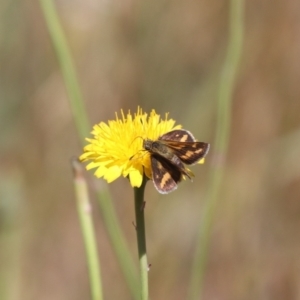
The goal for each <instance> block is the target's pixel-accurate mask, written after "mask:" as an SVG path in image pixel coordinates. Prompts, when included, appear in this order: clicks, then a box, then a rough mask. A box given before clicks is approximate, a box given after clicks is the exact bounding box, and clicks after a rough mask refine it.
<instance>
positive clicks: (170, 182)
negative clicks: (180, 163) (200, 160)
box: [151, 155, 182, 194]
mask: <svg viewBox="0 0 300 300" xmlns="http://www.w3.org/2000/svg"><path fill="white" fill-rule="evenodd" d="M151 167H152V180H153V183H154V186H155V188H156V189H157V190H158V191H159V192H160V193H162V194H167V193H170V192H172V191H174V190H175V189H176V188H177V183H178V182H179V181H180V180H181V178H182V172H181V170H180V169H179V168H177V167H176V166H174V165H173V164H172V163H170V162H168V161H167V160H166V159H164V158H163V157H161V156H158V155H152V156H151Z"/></svg>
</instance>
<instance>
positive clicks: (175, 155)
mask: <svg viewBox="0 0 300 300" xmlns="http://www.w3.org/2000/svg"><path fill="white" fill-rule="evenodd" d="M209 147H210V145H209V144H208V143H204V142H197V141H196V139H195V138H194V136H193V135H192V134H191V133H190V132H189V131H187V130H185V129H176V130H172V131H170V132H167V133H165V134H163V135H162V136H160V137H159V138H158V139H157V140H155V141H153V140H150V139H145V140H144V141H143V148H144V149H145V150H147V151H148V152H149V153H150V159H151V168H152V180H153V183H154V186H155V188H156V189H157V191H158V192H159V193H161V194H168V193H170V192H172V191H174V190H175V189H176V188H177V184H178V182H180V181H181V179H182V178H183V177H184V176H187V177H188V178H189V179H191V178H192V177H193V176H194V174H193V173H192V172H191V171H190V170H189V169H187V168H186V167H185V164H186V165H193V164H195V163H197V162H198V161H199V160H201V159H202V158H204V157H205V156H206V154H207V153H208V151H209Z"/></svg>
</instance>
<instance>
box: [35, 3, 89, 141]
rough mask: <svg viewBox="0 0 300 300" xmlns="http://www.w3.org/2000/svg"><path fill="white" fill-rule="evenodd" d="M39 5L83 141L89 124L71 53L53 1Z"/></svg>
mask: <svg viewBox="0 0 300 300" xmlns="http://www.w3.org/2000/svg"><path fill="white" fill-rule="evenodd" d="M40 5H41V8H42V11H43V14H44V18H45V20H46V24H47V28H48V31H49V33H50V36H51V40H52V43H53V46H54V50H55V51H56V55H57V58H58V61H59V65H60V69H61V72H62V75H63V78H64V81H65V85H66V89H67V92H68V95H69V97H68V98H69V101H70V107H71V110H72V114H73V116H74V121H75V124H76V128H77V131H78V133H79V136H80V138H81V141H82V142H84V141H85V137H86V136H87V134H88V133H89V131H90V125H89V121H88V117H87V114H86V111H85V107H84V102H83V100H82V95H81V91H80V88H79V83H78V79H77V76H76V71H75V67H74V65H73V61H72V58H71V53H70V51H69V48H68V45H67V41H66V38H65V35H64V33H63V30H62V28H61V25H60V22H59V18H58V15H57V12H56V9H55V6H54V4H53V1H52V0H40Z"/></svg>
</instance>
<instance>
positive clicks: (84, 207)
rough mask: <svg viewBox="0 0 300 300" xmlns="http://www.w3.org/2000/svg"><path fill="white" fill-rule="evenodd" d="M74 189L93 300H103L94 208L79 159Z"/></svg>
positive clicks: (75, 162)
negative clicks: (93, 215)
mask: <svg viewBox="0 0 300 300" xmlns="http://www.w3.org/2000/svg"><path fill="white" fill-rule="evenodd" d="M72 167H73V173H74V187H75V194H76V199H77V212H78V215H79V220H80V226H81V231H82V235H83V240H84V246H85V251H86V257H87V264H88V270H89V277H90V286H91V293H92V299H93V300H102V299H103V293H102V281H101V274H100V262H99V260H98V251H97V243H96V237H95V231H94V225H93V218H92V206H91V203H90V200H89V195H88V189H87V184H86V181H85V179H84V177H83V175H82V166H81V164H80V162H79V161H78V160H77V159H74V160H72Z"/></svg>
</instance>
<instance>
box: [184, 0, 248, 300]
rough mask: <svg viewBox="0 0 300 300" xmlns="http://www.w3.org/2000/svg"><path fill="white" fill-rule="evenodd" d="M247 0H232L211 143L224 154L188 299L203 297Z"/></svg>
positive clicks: (212, 179) (212, 177)
mask: <svg viewBox="0 0 300 300" xmlns="http://www.w3.org/2000/svg"><path fill="white" fill-rule="evenodd" d="M243 17H244V1H243V0H231V1H230V15H229V41H228V48H227V53H226V57H225V61H224V65H223V68H222V70H221V78H220V84H219V90H218V100H217V101H218V102H217V106H218V108H217V132H216V137H215V142H214V144H213V145H212V149H214V152H215V155H216V157H219V158H221V163H220V162H217V163H216V164H215V165H213V166H212V167H211V171H210V174H209V177H208V181H209V183H208V190H207V195H206V199H207V202H206V205H205V208H204V212H203V220H202V222H201V224H200V230H199V237H198V244H197V248H196V252H195V258H194V263H193V269H192V276H191V282H190V288H189V294H188V299H190V300H195V299H197V300H199V299H201V297H202V290H203V282H204V275H205V271H206V266H207V259H208V250H209V246H210V239H211V229H212V224H213V221H214V216H215V213H216V209H217V203H218V200H219V198H220V189H221V184H222V181H223V178H224V174H225V159H226V157H227V152H228V145H229V139H230V121H231V106H232V98H233V91H234V87H235V82H236V79H237V74H238V70H239V65H240V59H241V54H242V44H243V31H244V28H243V27H244V26H243V25H244V21H243Z"/></svg>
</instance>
